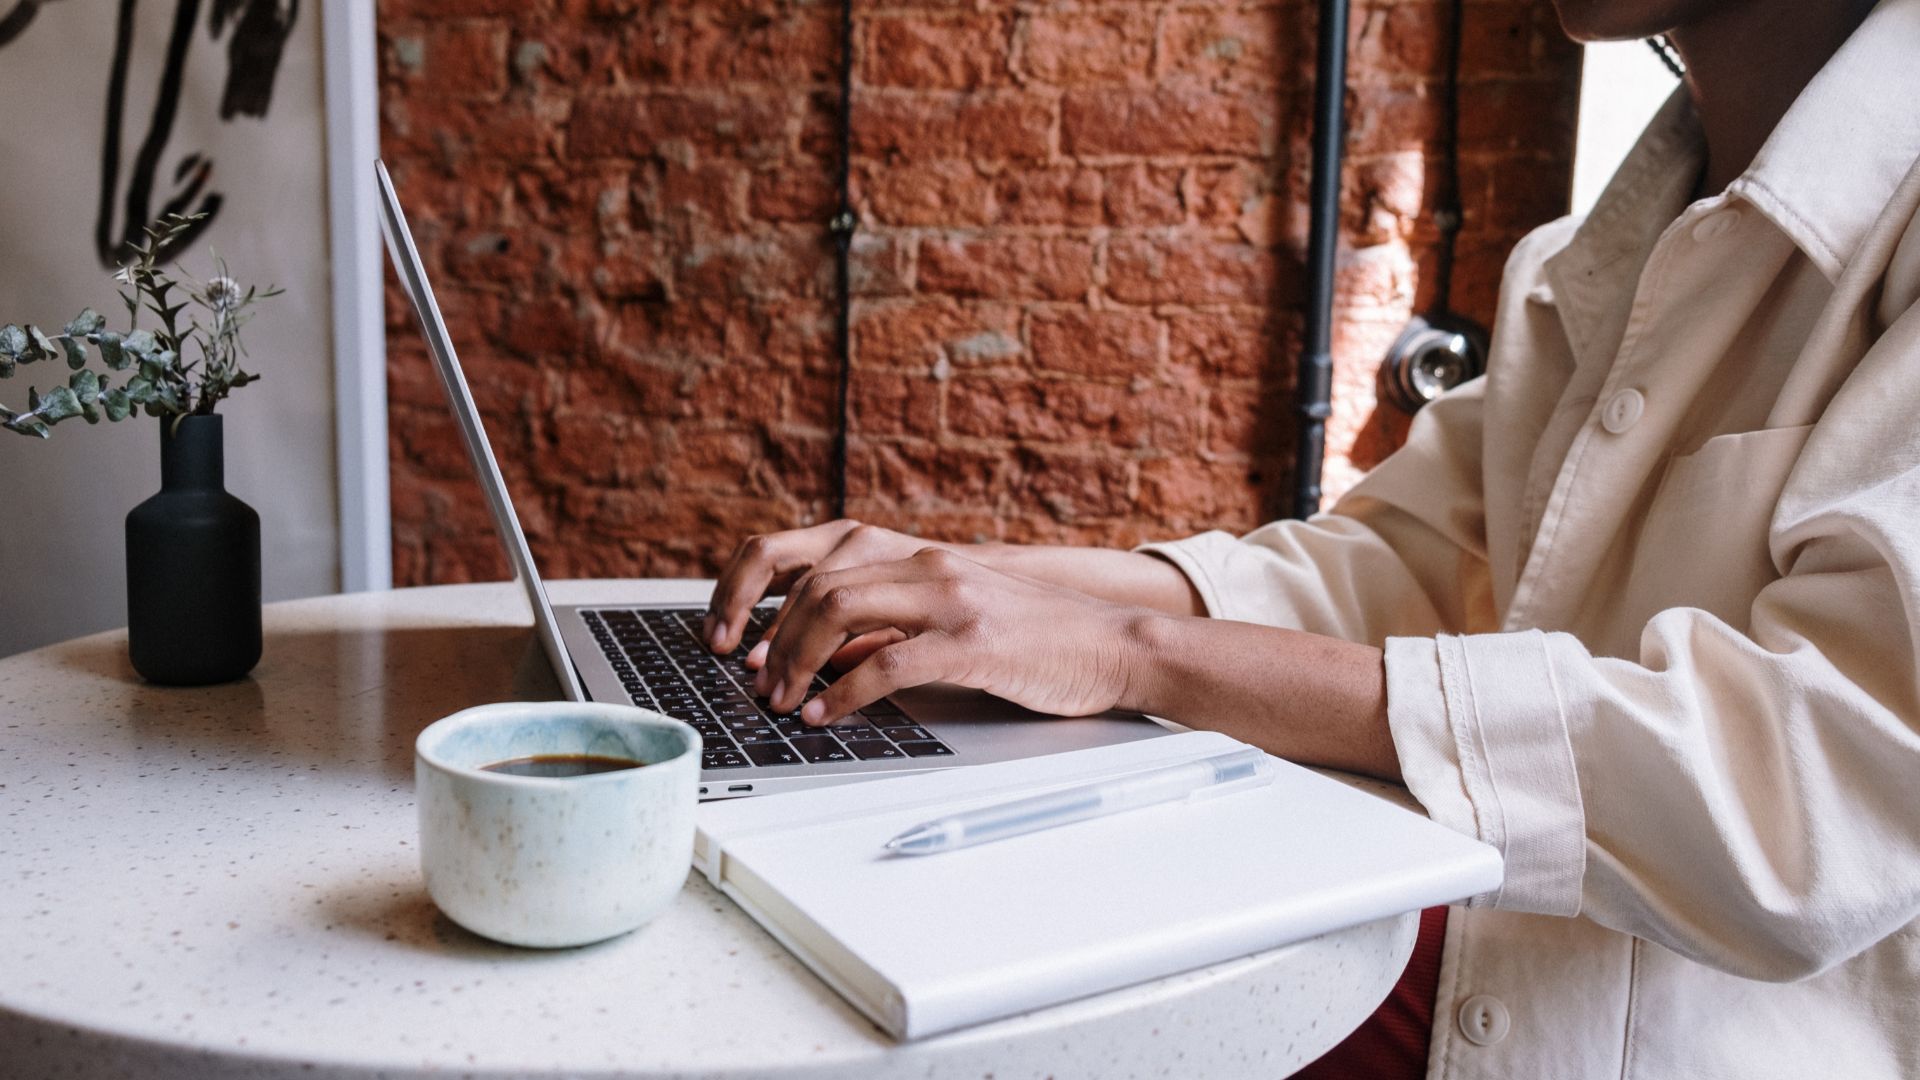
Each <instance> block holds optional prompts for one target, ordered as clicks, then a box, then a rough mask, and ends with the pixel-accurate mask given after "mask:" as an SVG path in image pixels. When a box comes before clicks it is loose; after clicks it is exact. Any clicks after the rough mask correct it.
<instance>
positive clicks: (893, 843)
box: [881, 836, 900, 852]
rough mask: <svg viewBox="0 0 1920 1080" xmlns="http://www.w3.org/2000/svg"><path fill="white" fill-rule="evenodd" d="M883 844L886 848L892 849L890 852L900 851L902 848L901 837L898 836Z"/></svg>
mask: <svg viewBox="0 0 1920 1080" xmlns="http://www.w3.org/2000/svg"><path fill="white" fill-rule="evenodd" d="M881 846H882V847H884V848H886V849H887V850H888V851H890V852H891V851H899V850H900V838H899V837H897V836H896V837H894V838H893V839H891V840H889V841H887V842H886V843H885V844H883V845H881Z"/></svg>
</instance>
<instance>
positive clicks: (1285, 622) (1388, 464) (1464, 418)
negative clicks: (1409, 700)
mask: <svg viewBox="0 0 1920 1080" xmlns="http://www.w3.org/2000/svg"><path fill="white" fill-rule="evenodd" d="M1484 383H1485V380H1484V379H1476V380H1474V381H1472V382H1469V383H1467V384H1465V385H1464V386H1461V387H1460V388H1458V389H1456V390H1455V391H1453V392H1452V393H1450V394H1447V395H1446V396H1444V397H1442V398H1441V399H1440V400H1438V401H1435V402H1434V403H1432V404H1431V405H1429V406H1427V407H1426V408H1425V409H1422V410H1421V411H1420V413H1419V414H1418V415H1417V416H1416V417H1415V418H1414V422H1413V427H1412V430H1411V431H1410V432H1409V433H1408V437H1407V442H1406V445H1404V446H1403V447H1401V449H1400V450H1398V451H1396V452H1395V453H1394V454H1393V455H1392V456H1391V457H1389V458H1388V459H1387V460H1386V461H1384V462H1382V463H1381V464H1380V465H1379V467H1378V468H1376V469H1374V470H1373V472H1371V473H1369V474H1368V475H1367V477H1366V478H1365V479H1363V480H1361V481H1360V483H1358V484H1356V485H1355V486H1354V488H1353V489H1352V490H1351V491H1350V492H1348V494H1347V495H1346V496H1345V497H1343V498H1342V499H1341V500H1340V501H1339V503H1338V504H1336V505H1335V506H1334V508H1333V510H1332V511H1330V512H1328V513H1324V514H1318V515H1315V516H1314V517H1312V518H1310V519H1308V520H1306V521H1278V522H1274V523H1273V524H1270V525H1265V526H1262V527H1261V528H1258V529H1255V530H1254V531H1253V532H1251V533H1248V534H1247V535H1245V536H1242V537H1234V536H1231V535H1229V534H1227V533H1224V532H1209V533H1202V534H1200V535H1199V536H1194V537H1190V538H1188V539H1185V540H1176V541H1171V542H1167V543H1158V544H1147V545H1145V546H1143V547H1141V548H1140V549H1139V550H1141V551H1145V552H1150V553H1152V554H1155V555H1158V556H1160V557H1161V558H1164V559H1167V560H1168V561H1170V562H1172V563H1173V564H1174V565H1175V566H1177V567H1179V568H1180V570H1181V571H1182V572H1183V573H1185V574H1186V576H1187V578H1188V579H1189V580H1190V581H1192V582H1193V586H1194V589H1195V590H1196V591H1197V592H1198V593H1199V594H1200V598H1201V600H1202V601H1203V602H1204V603H1205V604H1206V607H1207V613H1208V614H1209V615H1211V616H1213V617H1214V618H1217V619H1233V620H1237V621H1240V622H1252V623H1261V624H1263V625H1268V626H1285V627H1289V628H1292V629H1297V630H1306V631H1310V632H1312V633H1317V634H1324V635H1327V636H1330V637H1338V638H1342V639H1345V640H1348V641H1360V642H1366V643H1369V644H1373V645H1380V644H1382V643H1384V642H1385V641H1386V639H1387V638H1389V637H1392V636H1395V635H1408V634H1433V633H1437V632H1439V631H1442V630H1453V631H1456V632H1459V631H1464V630H1468V629H1473V628H1476V624H1481V623H1484V622H1486V621H1487V620H1489V619H1490V618H1491V616H1490V615H1489V614H1487V613H1488V612H1490V611H1491V606H1492V604H1491V599H1490V594H1489V587H1488V584H1487V581H1488V579H1487V560H1486V543H1485V532H1484V524H1483V516H1482V513H1481V505H1482V504H1481V476H1480V461H1481V454H1480V423H1481V421H1480V417H1481V412H1482V404H1483V401H1484V396H1483V395H1484V389H1485V387H1484Z"/></svg>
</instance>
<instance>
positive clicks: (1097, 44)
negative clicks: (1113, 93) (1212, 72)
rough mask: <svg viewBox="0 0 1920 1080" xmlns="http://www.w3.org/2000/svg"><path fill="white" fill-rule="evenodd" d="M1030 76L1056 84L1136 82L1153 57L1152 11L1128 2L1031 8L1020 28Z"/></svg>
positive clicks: (1022, 59)
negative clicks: (1059, 9)
mask: <svg viewBox="0 0 1920 1080" xmlns="http://www.w3.org/2000/svg"><path fill="white" fill-rule="evenodd" d="M1019 37H1020V63H1021V68H1022V70H1023V71H1024V72H1025V73H1026V74H1027V75H1028V76H1029V77H1030V78H1035V79H1039V80H1041V81H1042V82H1050V83H1057V84H1060V85H1075V86H1084V85H1088V84H1096V83H1114V82H1137V81H1141V80H1144V79H1145V78H1146V77H1147V73H1148V72H1147V69H1148V66H1149V65H1150V64H1151V63H1152V62H1153V14H1152V13H1151V12H1149V11H1138V10H1131V9H1128V8H1124V7H1121V8H1111V9H1107V10H1099V11H1087V12H1065V13H1060V14H1051V13H1044V14H1035V15H1032V16H1029V17H1028V18H1027V19H1025V20H1024V22H1023V24H1022V26H1021V29H1020V35H1019Z"/></svg>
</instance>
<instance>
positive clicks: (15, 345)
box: [0, 323, 27, 360]
mask: <svg viewBox="0 0 1920 1080" xmlns="http://www.w3.org/2000/svg"><path fill="white" fill-rule="evenodd" d="M26 351H27V332H26V331H25V330H22V329H20V328H19V327H17V326H15V325H13V324H12V323H8V324H7V325H5V326H0V356H4V357H6V358H7V359H8V360H17V359H19V357H20V354H21V353H23V352H26Z"/></svg>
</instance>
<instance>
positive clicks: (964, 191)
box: [859, 161, 993, 228]
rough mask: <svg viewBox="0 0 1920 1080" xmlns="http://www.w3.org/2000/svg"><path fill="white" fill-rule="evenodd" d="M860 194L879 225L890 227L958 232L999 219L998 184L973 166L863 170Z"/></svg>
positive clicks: (945, 163)
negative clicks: (995, 205) (996, 214)
mask: <svg viewBox="0 0 1920 1080" xmlns="http://www.w3.org/2000/svg"><path fill="white" fill-rule="evenodd" d="M859 190H860V193H861V195H862V196H863V197H864V198H865V200H866V205H867V206H868V208H869V209H870V210H871V211H872V213H873V217H874V218H875V220H877V221H879V222H880V223H882V224H886V225H930V226H939V227H945V228H955V227H960V226H967V225H985V224H987V223H988V222H989V221H991V220H992V218H993V209H992V207H993V181H992V180H991V179H990V178H989V177H986V176H983V175H981V173H980V171H979V170H978V169H976V168H975V167H974V166H973V164H972V163H971V162H968V161H934V162H928V163H926V164H912V163H908V164H901V165H893V166H882V167H879V168H868V169H863V170H862V171H861V176H860V179H859Z"/></svg>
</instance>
